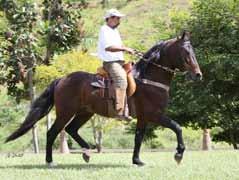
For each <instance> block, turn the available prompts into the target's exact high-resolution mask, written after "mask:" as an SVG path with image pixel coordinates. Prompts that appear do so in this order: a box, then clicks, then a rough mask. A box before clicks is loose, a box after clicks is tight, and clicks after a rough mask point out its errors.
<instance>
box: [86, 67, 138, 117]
mask: <svg viewBox="0 0 239 180" xmlns="http://www.w3.org/2000/svg"><path fill="white" fill-rule="evenodd" d="M123 68H124V69H125V71H126V73H127V82H128V86H127V89H126V94H127V97H126V103H127V99H128V98H129V97H130V96H132V95H133V94H134V92H135V90H136V82H135V80H134V77H133V73H132V72H131V70H132V68H133V66H132V63H127V64H124V65H123ZM91 86H93V87H94V88H96V90H95V91H93V94H95V95H98V96H99V97H100V98H103V99H105V102H106V106H107V114H108V116H110V117H114V115H115V114H116V111H115V100H116V95H115V87H114V82H113V80H112V79H111V77H110V76H109V74H108V72H107V71H106V70H104V68H103V67H99V68H98V69H97V73H96V76H95V78H94V79H93V81H92V82H91Z"/></svg>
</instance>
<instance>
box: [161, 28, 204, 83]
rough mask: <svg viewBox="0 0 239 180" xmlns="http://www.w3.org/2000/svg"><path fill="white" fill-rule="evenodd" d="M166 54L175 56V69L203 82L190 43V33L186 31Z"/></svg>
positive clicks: (169, 47)
mask: <svg viewBox="0 0 239 180" xmlns="http://www.w3.org/2000/svg"><path fill="white" fill-rule="evenodd" d="M165 53H169V54H170V55H169V56H171V57H172V56H173V58H172V59H173V62H171V63H172V64H173V69H175V68H176V69H179V70H180V71H183V72H184V71H187V73H186V76H187V78H189V79H191V80H196V81H197V80H201V79H202V72H201V70H200V67H199V65H198V62H197V59H196V56H195V53H194V50H193V47H192V45H191V42H190V33H189V32H186V31H184V32H183V34H182V36H181V38H177V39H176V41H174V43H172V44H171V46H168V49H167V50H166V51H165Z"/></svg>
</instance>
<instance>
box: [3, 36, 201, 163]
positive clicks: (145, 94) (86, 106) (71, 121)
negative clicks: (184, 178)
mask: <svg viewBox="0 0 239 180" xmlns="http://www.w3.org/2000/svg"><path fill="white" fill-rule="evenodd" d="M135 67H136V72H137V73H138V75H137V77H136V82H137V89H136V92H135V94H134V95H133V96H132V97H131V98H130V99H129V104H130V105H131V106H130V107H131V108H130V110H131V113H132V109H134V112H135V117H136V118H137V125H136V132H135V146H134V153H133V159H132V160H133V164H137V165H139V166H140V165H144V163H143V162H142V161H141V160H140V158H139V152H140V147H141V143H142V140H143V136H144V133H145V129H146V126H147V124H148V123H149V122H151V123H155V124H156V125H161V126H163V127H166V128H169V129H171V130H173V131H174V132H175V134H176V136H177V148H176V150H177V151H176V154H175V156H174V157H175V160H176V161H177V162H180V161H181V160H182V158H183V153H184V150H185V146H184V142H183V137H182V129H181V127H180V126H179V124H178V123H177V122H175V121H174V120H172V119H170V118H169V117H167V116H165V115H164V110H165V108H166V106H167V104H168V99H169V87H170V82H171V80H172V78H173V76H174V72H176V69H178V70H180V71H182V72H185V71H187V72H188V73H189V75H190V77H191V79H192V80H200V79H201V78H202V73H201V70H200V67H199V65H198V63H197V60H196V58H195V54H194V51H193V48H192V45H191V44H190V41H189V34H188V33H186V32H184V33H183V34H182V36H181V38H175V39H170V40H167V41H164V42H161V43H159V44H156V45H155V46H153V47H152V48H151V49H150V50H149V51H148V52H146V53H145V54H144V56H143V58H142V59H141V60H140V61H139V62H138V63H136V65H135ZM94 77H95V75H94V74H90V73H87V72H74V73H72V74H69V75H68V76H66V77H63V78H61V79H57V80H54V81H53V82H52V83H51V84H50V85H49V86H48V88H47V89H46V90H45V91H44V92H43V93H42V94H41V95H40V96H39V97H38V98H37V99H36V100H35V101H34V102H33V104H32V106H31V109H30V111H29V113H28V115H27V117H26V118H25V121H24V122H23V123H22V124H21V126H20V127H19V128H18V129H17V130H16V131H15V132H14V133H12V134H11V135H10V136H9V137H8V138H7V140H6V142H8V141H12V140H14V139H16V138H18V137H20V136H22V135H23V134H25V133H26V132H27V131H28V130H29V129H31V128H32V127H33V125H34V124H35V123H36V122H37V121H38V120H40V119H41V118H42V117H44V116H45V115H47V114H48V113H49V111H50V110H51V108H52V107H53V106H54V105H55V108H56V120H55V122H54V124H53V125H52V127H51V128H50V130H49V131H48V132H47V143H46V162H47V163H48V164H49V165H51V164H52V162H53V160H52V145H53V143H54V141H55V139H56V137H57V135H58V134H59V133H60V131H61V130H62V129H64V128H65V131H66V132H67V133H68V134H69V135H70V136H71V137H72V138H73V139H74V140H75V141H76V142H77V143H78V144H79V145H80V146H81V147H82V148H84V149H85V150H86V151H84V152H83V158H84V160H85V161H87V162H88V161H89V158H90V156H89V153H88V151H87V150H89V148H90V146H89V144H88V143H87V142H85V140H84V139H82V137H81V136H80V135H79V134H78V129H79V128H80V127H81V126H82V125H83V124H85V123H86V122H87V121H88V120H89V119H90V118H91V117H92V116H93V114H94V113H97V114H99V115H102V116H108V115H107V105H106V102H105V100H104V99H102V98H101V97H100V96H98V95H97V90H96V89H95V88H94V87H92V86H91V82H92V80H93V79H94ZM95 92H96V93H95ZM133 107H134V108H133Z"/></svg>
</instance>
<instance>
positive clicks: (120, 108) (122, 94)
mask: <svg viewBox="0 0 239 180" xmlns="http://www.w3.org/2000/svg"><path fill="white" fill-rule="evenodd" d="M115 95H116V101H115V109H116V112H117V116H116V118H118V119H120V120H126V121H130V120H131V118H130V117H129V116H128V114H125V98H126V91H125V90H123V89H120V88H116V89H115Z"/></svg>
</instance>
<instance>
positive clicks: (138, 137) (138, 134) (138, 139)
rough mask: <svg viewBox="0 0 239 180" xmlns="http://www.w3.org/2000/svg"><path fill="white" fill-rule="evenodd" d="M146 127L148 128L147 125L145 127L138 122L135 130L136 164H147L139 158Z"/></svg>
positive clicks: (134, 162) (134, 158)
mask: <svg viewBox="0 0 239 180" xmlns="http://www.w3.org/2000/svg"><path fill="white" fill-rule="evenodd" d="M145 129H146V125H145V126H143V127H140V126H139V125H138V124H137V128H136V131H135V139H134V153H133V158H132V161H133V164H136V165H138V166H143V165H145V164H144V163H143V162H142V161H141V160H140V158H139V153H140V147H141V144H142V141H143V138H144V134H145Z"/></svg>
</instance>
